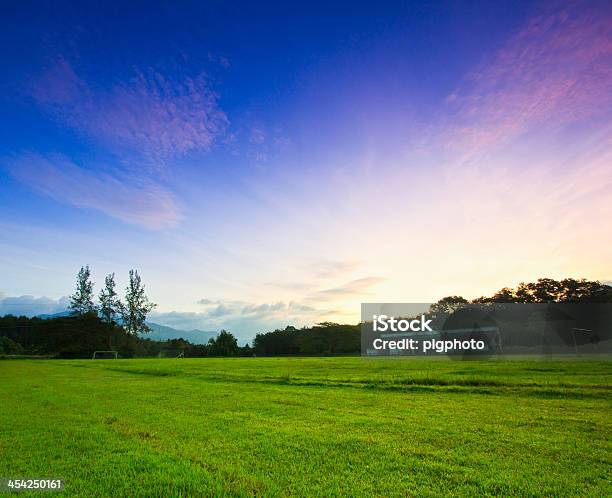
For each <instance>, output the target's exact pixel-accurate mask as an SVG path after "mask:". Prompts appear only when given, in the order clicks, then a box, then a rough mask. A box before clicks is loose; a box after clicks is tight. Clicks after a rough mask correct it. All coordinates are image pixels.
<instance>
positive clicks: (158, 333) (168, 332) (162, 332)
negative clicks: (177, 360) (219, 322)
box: [144, 322, 217, 344]
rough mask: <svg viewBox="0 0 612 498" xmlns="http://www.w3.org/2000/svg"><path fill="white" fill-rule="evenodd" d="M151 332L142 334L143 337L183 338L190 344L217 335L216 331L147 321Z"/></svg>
mask: <svg viewBox="0 0 612 498" xmlns="http://www.w3.org/2000/svg"><path fill="white" fill-rule="evenodd" d="M147 325H148V326H149V327H151V332H150V333H148V334H146V335H145V336H144V338H145V339H155V340H157V341H166V340H168V339H185V340H186V341H189V342H191V343H192V344H206V343H207V342H208V339H210V338H211V337H217V332H210V331H207V330H198V329H193V330H179V329H174V328H172V327H168V326H166V325H160V324H159V323H153V322H147Z"/></svg>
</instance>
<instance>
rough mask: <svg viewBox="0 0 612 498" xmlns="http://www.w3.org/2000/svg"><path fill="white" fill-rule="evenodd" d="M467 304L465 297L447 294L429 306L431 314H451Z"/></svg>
mask: <svg viewBox="0 0 612 498" xmlns="http://www.w3.org/2000/svg"><path fill="white" fill-rule="evenodd" d="M466 304H468V301H467V299H465V298H464V297H461V296H447V297H443V298H442V299H440V300H439V301H438V302H437V303H434V304H432V305H431V307H430V308H429V312H430V313H431V314H436V315H437V314H451V313H453V312H455V311H456V310H458V309H459V308H461V307H463V306H465V305H466Z"/></svg>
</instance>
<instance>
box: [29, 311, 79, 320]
mask: <svg viewBox="0 0 612 498" xmlns="http://www.w3.org/2000/svg"><path fill="white" fill-rule="evenodd" d="M70 313H72V312H71V311H70V310H64V311H60V312H59V313H43V314H42V315H36V318H61V317H63V316H70Z"/></svg>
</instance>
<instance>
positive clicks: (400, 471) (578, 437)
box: [0, 358, 612, 497]
mask: <svg viewBox="0 0 612 498" xmlns="http://www.w3.org/2000/svg"><path fill="white" fill-rule="evenodd" d="M611 380H612V362H609V361H603V360H602V361H579V360H574V361H566V360H564V361H542V360H540V361H535V360H526V359H524V360H515V361H453V360H431V359H405V360H398V359H377V360H374V359H363V358H247V359H185V360H169V359H161V360H97V361H92V360H79V361H57V360H55V361H53V360H36V361H33V360H32V361H27V360H25V361H22V360H11V361H2V362H0V476H3V477H17V476H22V477H26V476H27V477H61V478H63V479H65V482H66V487H67V488H66V489H67V491H68V494H69V495H71V496H110V495H114V496H130V497H136V496H194V495H195V496H202V495H204V496H206V495H210V496H219V495H230V496H234V495H254V494H257V495H266V496H269V495H281V496H287V495H304V496H316V495H324V496H329V495H352V496H366V495H378V496H381V495H397V496H406V495H441V494H445V495H469V496H473V495H503V496H508V495H520V496H532V495H547V496H551V495H575V496H585V495H592V496H610V495H611V494H612V487H611V485H610V471H611V457H610V455H611V454H612V452H611V449H612V448H611V446H612V445H611V443H610V439H611V437H610V436H611V435H612V430H611V429H612V420H611V419H612V401H611V397H610V394H611V392H612V381H611Z"/></svg>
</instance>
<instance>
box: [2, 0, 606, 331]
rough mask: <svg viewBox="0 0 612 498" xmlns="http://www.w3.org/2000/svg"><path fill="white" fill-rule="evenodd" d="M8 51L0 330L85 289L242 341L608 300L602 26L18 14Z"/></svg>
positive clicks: (407, 9)
mask: <svg viewBox="0 0 612 498" xmlns="http://www.w3.org/2000/svg"><path fill="white" fill-rule="evenodd" d="M107 3H108V2H107ZM228 3H231V5H228ZM0 27H1V29H0V44H1V45H2V47H3V48H4V50H3V51H2V52H1V53H0V64H1V67H2V75H3V76H2V78H1V79H0V89H1V93H0V116H1V117H2V118H1V119H0V313H2V314H3V313H8V312H12V313H17V314H19V313H24V314H28V315H35V314H38V313H53V312H57V311H61V310H63V309H65V306H66V303H67V296H68V295H69V294H70V293H71V292H72V291H73V288H74V285H75V276H76V273H77V271H78V270H79V268H80V267H81V265H85V264H88V265H90V267H91V269H92V275H93V280H94V282H95V283H96V289H97V290H98V289H99V288H100V284H101V283H103V281H104V276H105V275H106V274H108V273H111V272H115V273H116V275H117V280H118V284H119V287H120V288H122V289H123V288H124V287H125V285H126V280H127V274H128V271H129V269H131V268H136V269H138V270H139V272H140V274H141V276H142V278H143V281H144V283H145V285H146V288H147V293H148V295H149V296H150V298H151V299H152V300H153V301H154V302H155V303H157V304H158V307H157V309H156V310H155V312H154V313H153V314H152V315H151V319H152V320H153V321H155V322H157V323H161V324H164V325H169V326H172V327H176V328H182V329H192V328H199V329H203V330H219V329H221V328H226V329H228V330H230V331H232V332H233V333H234V334H235V335H237V336H238V337H239V338H240V339H241V340H242V341H245V340H250V339H252V337H253V336H254V335H255V333H257V332H265V331H268V330H273V329H274V328H276V327H284V326H286V325H290V324H291V325H296V326H301V325H308V324H314V323H318V322H321V321H337V322H349V323H357V322H358V320H359V311H360V303H362V302H432V301H436V300H437V299H439V298H441V297H443V296H446V295H463V296H464V297H466V298H475V297H478V296H481V295H488V294H489V295H490V294H491V293H493V292H494V291H496V290H498V289H500V288H501V287H504V286H516V285H517V284H518V283H519V282H521V281H533V280H535V279H537V278H539V277H550V278H564V277H574V278H588V279H597V280H601V281H609V280H612V262H611V259H610V254H611V252H610V247H612V230H611V228H612V227H611V222H610V220H612V4H610V3H609V2H605V1H601V2H599V1H593V2H529V1H521V2H516V1H503V0H502V1H498V2H488V1H483V2H477V1H469V2H467V1H466V2H455V1H449V2H444V1H442V2H422V1H418V2H384V1H381V2H375V3H374V4H373V3H372V2H363V3H359V2H344V3H337V2H331V3H330V2H304V3H302V4H300V3H291V5H289V4H286V3H281V2H278V3H266V2H255V3H254V2H244V3H240V2H205V1H204V2H193V3H190V2H180V3H179V4H177V3H176V2H126V3H121V4H115V5H96V4H93V3H92V4H89V5H87V4H86V3H85V2H83V3H82V4H77V5H75V4H74V3H72V4H69V3H62V2H54V3H53V4H43V3H40V2H36V3H32V4H28V2H12V3H10V4H8V5H5V6H4V7H3V16H2V20H0Z"/></svg>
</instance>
